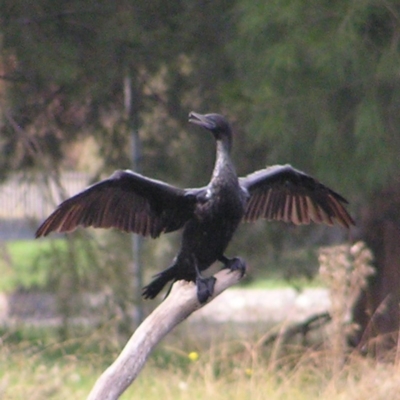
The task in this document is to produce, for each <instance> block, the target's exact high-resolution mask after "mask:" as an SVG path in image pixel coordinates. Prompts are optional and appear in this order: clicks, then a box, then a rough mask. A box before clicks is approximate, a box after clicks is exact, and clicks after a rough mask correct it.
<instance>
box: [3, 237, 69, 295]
mask: <svg viewBox="0 0 400 400" xmlns="http://www.w3.org/2000/svg"><path fill="white" fill-rule="evenodd" d="M65 248H66V246H65V241H64V240H62V239H57V240H51V241H50V240H16V241H12V242H6V243H3V244H2V246H1V248H0V252H1V253H2V257H1V258H0V274H1V276H2V279H1V280H0V291H3V292H4V291H5V292H10V291H12V290H15V289H16V288H19V287H24V288H32V287H42V286H43V285H44V284H45V283H46V279H47V277H48V274H49V271H50V269H51V268H52V265H51V261H50V259H49V258H47V257H44V256H43V255H45V254H48V253H49V252H50V251H53V250H58V251H63V250H65Z"/></svg>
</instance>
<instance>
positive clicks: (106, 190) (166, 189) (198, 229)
mask: <svg viewBox="0 0 400 400" xmlns="http://www.w3.org/2000/svg"><path fill="white" fill-rule="evenodd" d="M189 122H191V123H193V124H196V125H199V126H201V127H203V128H205V129H207V130H209V131H211V133H212V134H213V135H214V138H215V140H216V143H217V154H216V162H215V167H214V171H213V174H212V177H211V180H210V183H209V184H208V185H207V186H205V187H202V188H198V189H179V188H177V187H174V186H171V185H168V184H167V183H164V182H161V181H157V180H154V179H150V178H147V177H145V176H142V175H140V174H137V173H135V172H132V171H129V170H125V171H121V170H119V171H116V172H114V174H113V175H111V176H110V177H109V178H108V179H105V180H103V181H100V182H98V183H96V184H94V185H92V186H90V187H89V188H87V189H86V190H84V191H82V192H80V193H78V194H77V195H75V196H73V197H71V198H69V199H67V200H66V201H64V202H63V203H61V204H60V205H59V206H58V208H57V209H56V210H55V211H54V212H53V213H52V214H51V215H50V216H49V217H48V218H47V219H46V220H45V221H44V222H43V224H42V225H41V226H40V227H39V229H38V230H37V232H36V237H40V236H46V235H48V234H49V233H50V232H52V231H55V232H68V231H72V230H74V229H75V228H77V227H78V226H79V225H82V226H84V227H87V226H93V227H95V228H110V227H114V228H118V229H120V230H123V231H126V232H135V233H137V234H141V235H143V236H151V237H153V238H156V237H157V236H159V235H160V234H161V233H167V232H172V231H176V230H178V229H181V228H183V234H182V243H181V248H180V250H179V253H178V255H177V256H176V257H175V259H174V261H173V263H172V265H171V266H170V267H169V268H167V269H166V270H164V271H162V272H160V273H159V274H157V275H156V276H155V279H154V280H153V281H152V282H151V283H150V284H149V285H148V286H146V287H145V288H144V289H143V296H144V297H145V298H154V297H155V296H157V294H158V293H159V292H160V291H161V290H162V288H163V287H164V286H165V285H166V284H167V283H168V282H169V281H173V282H175V281H177V280H181V279H184V280H187V281H194V282H196V285H197V296H198V299H199V301H200V302H201V303H203V302H205V301H207V299H208V298H209V297H210V296H211V295H212V293H213V288H214V283H215V278H214V277H208V278H205V277H203V276H202V275H201V272H202V271H204V270H206V269H207V268H208V267H209V266H210V265H211V264H213V263H214V262H215V261H217V260H218V261H220V262H222V263H223V264H224V267H225V268H229V269H231V270H234V269H239V270H241V271H242V273H244V270H245V263H244V261H243V260H242V259H241V258H238V257H237V258H233V259H229V258H227V257H226V256H225V255H224V252H225V249H226V247H227V246H228V244H229V242H230V240H231V238H232V236H233V234H234V232H235V231H236V228H237V227H238V225H239V224H240V222H241V221H255V220H257V219H259V218H266V219H268V220H282V221H285V222H292V223H294V224H309V223H310V222H316V223H326V224H328V225H333V224H334V223H335V222H337V223H338V224H339V225H341V226H343V227H346V228H349V227H350V225H353V224H354V221H353V219H352V218H351V216H350V215H349V214H348V212H347V211H346V209H345V207H344V204H346V203H347V201H346V200H345V199H344V198H343V197H342V196H340V195H339V194H338V193H336V192H334V191H333V190H331V189H329V188H328V187H326V186H324V185H323V184H321V183H319V182H318V181H317V180H315V179H314V178H312V177H311V176H309V175H306V174H305V173H303V172H301V171H298V170H296V169H294V168H292V167H291V166H290V165H275V166H272V167H269V168H266V169H262V170H260V171H257V172H254V173H252V174H250V175H248V176H246V177H244V178H238V177H237V175H236V171H235V167H234V165H233V163H232V161H231V158H230V151H231V147H232V130H231V127H230V125H229V123H228V121H227V120H226V119H225V118H224V117H223V116H222V115H219V114H206V115H202V114H198V113H195V112H191V113H190V114H189Z"/></svg>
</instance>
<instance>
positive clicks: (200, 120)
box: [189, 111, 232, 140]
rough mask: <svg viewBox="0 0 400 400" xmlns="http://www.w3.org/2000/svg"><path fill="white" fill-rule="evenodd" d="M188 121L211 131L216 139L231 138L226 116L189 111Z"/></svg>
mask: <svg viewBox="0 0 400 400" xmlns="http://www.w3.org/2000/svg"><path fill="white" fill-rule="evenodd" d="M189 122H191V123H192V124H195V125H199V126H201V127H203V128H205V129H207V130H209V131H211V132H212V133H213V135H214V137H215V139H217V140H222V139H224V138H228V139H230V138H231V135H232V130H231V127H230V125H229V122H228V121H227V120H226V118H225V117H224V116H222V115H220V114H204V115H203V114H198V113H196V112H194V111H192V112H190V113H189Z"/></svg>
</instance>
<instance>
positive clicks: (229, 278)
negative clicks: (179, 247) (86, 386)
mask: <svg viewBox="0 0 400 400" xmlns="http://www.w3.org/2000/svg"><path fill="white" fill-rule="evenodd" d="M215 277H216V278H217V281H216V283H215V288H214V295H213V296H212V297H211V298H210V299H209V300H208V302H207V303H205V304H208V303H209V302H210V301H212V300H213V299H214V298H215V297H216V296H218V295H219V294H221V293H222V292H223V291H224V290H225V289H227V288H228V287H230V286H232V285H234V284H236V283H237V282H239V281H240V279H241V278H242V274H241V272H240V271H233V272H231V271H229V270H226V269H224V270H222V271H220V272H218V273H217V274H216V275H215ZM205 304H200V303H199V301H198V300H197V290H196V286H195V285H194V284H193V283H191V282H185V281H178V282H176V283H175V284H174V285H173V287H172V290H171V293H170V294H169V295H168V297H167V298H166V299H165V300H164V301H163V302H162V303H161V304H160V305H159V306H158V307H157V308H156V309H155V310H154V311H153V312H152V313H151V314H150V315H149V316H148V317H147V318H146V319H145V320H144V321H143V323H142V324H141V325H140V326H139V327H138V328H137V330H136V331H135V332H134V334H133V335H132V337H131V338H130V339H129V341H128V343H127V344H126V346H125V347H124V349H123V350H122V352H121V354H120V355H119V356H118V358H117V359H116V360H115V361H114V363H113V364H111V365H110V366H109V367H108V368H107V369H106V370H105V371H104V372H103V374H102V375H101V376H100V377H99V378H98V380H97V382H96V383H95V385H94V387H93V389H92V391H91V392H90V394H89V397H88V398H87V400H115V399H118V398H119V397H120V395H121V394H122V393H123V392H124V391H125V390H126V389H127V388H128V387H129V386H130V385H131V384H132V383H133V381H134V380H135V378H136V377H137V376H138V374H139V372H140V371H141V370H142V368H143V367H144V365H145V363H146V360H147V358H148V357H149V355H150V353H151V352H152V350H153V349H154V347H155V346H156V345H157V344H158V343H159V342H160V341H161V339H162V338H164V336H166V335H167V334H168V333H169V332H170V331H171V330H172V329H173V328H174V327H175V326H177V325H178V324H179V323H181V322H182V321H183V320H185V319H186V318H187V317H188V316H189V315H190V314H192V313H193V312H194V311H196V310H198V309H200V308H201V307H203V306H204V305H205Z"/></svg>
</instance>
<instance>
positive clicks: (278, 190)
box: [239, 165, 354, 228]
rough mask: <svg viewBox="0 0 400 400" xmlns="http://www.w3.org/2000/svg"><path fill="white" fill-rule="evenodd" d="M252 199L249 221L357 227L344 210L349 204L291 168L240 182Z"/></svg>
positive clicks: (264, 172) (276, 168)
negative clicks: (266, 220)
mask: <svg viewBox="0 0 400 400" xmlns="http://www.w3.org/2000/svg"><path fill="white" fill-rule="evenodd" d="M239 182H240V185H241V186H242V187H243V188H244V189H246V190H247V191H248V193H249V195H250V197H249V199H248V202H247V206H246V211H245V215H244V220H245V221H255V220H257V219H258V218H266V219H269V220H278V221H279V220H281V221H285V222H292V223H294V224H296V225H300V224H309V223H310V222H316V223H325V224H328V225H333V224H334V223H335V222H337V223H338V224H339V225H341V226H344V227H346V228H349V227H350V225H354V221H353V219H352V217H351V216H350V215H349V213H348V212H347V210H346V209H345V207H344V204H347V201H346V200H345V199H344V198H343V197H342V196H340V195H339V194H338V193H336V192H334V191H333V190H331V189H329V188H328V187H326V186H324V185H323V184H322V183H320V182H318V181H317V180H316V179H314V178H312V177H311V176H309V175H307V174H305V173H303V172H301V171H298V170H296V169H294V168H293V167H291V166H290V165H275V166H273V167H269V168H266V169H263V170H260V171H256V172H254V173H252V174H250V175H248V176H246V177H244V178H239Z"/></svg>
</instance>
